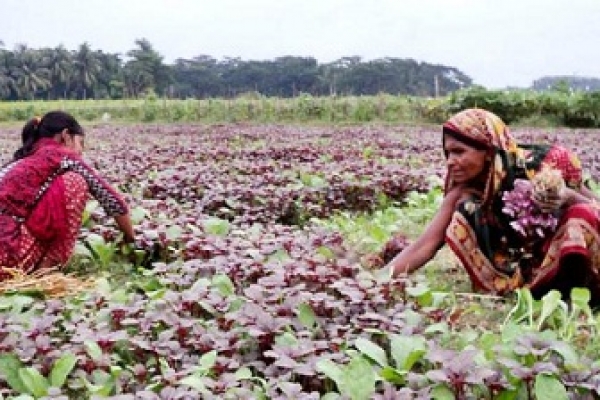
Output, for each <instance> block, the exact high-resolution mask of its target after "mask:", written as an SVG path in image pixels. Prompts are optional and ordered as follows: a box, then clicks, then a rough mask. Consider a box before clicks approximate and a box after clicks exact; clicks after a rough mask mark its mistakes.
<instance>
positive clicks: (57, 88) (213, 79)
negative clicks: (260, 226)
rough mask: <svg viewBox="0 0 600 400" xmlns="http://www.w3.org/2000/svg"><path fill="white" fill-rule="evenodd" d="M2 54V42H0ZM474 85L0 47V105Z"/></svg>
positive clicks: (446, 75)
mask: <svg viewBox="0 0 600 400" xmlns="http://www.w3.org/2000/svg"><path fill="white" fill-rule="evenodd" d="M0 47H1V42H0ZM470 84H471V79H470V78H469V77H468V76H466V75H465V74H464V73H462V72H461V71H459V70H458V69H456V68H454V67H448V66H444V65H437V64H431V63H426V62H418V61H415V60H413V59H400V58H382V59H376V60H371V61H366V60H362V59H361V58H360V57H343V58H341V59H339V60H336V61H334V62H331V63H322V64H319V63H318V62H317V60H316V59H315V58H313V57H295V56H285V57H278V58H276V59H274V60H265V61H257V60H242V59H240V58H225V59H224V60H216V59H214V58H213V57H210V56H207V55H197V56H195V57H192V58H190V59H183V58H179V59H177V60H175V62H174V63H172V64H167V63H166V62H164V60H163V56H162V55H160V54H159V53H158V52H157V51H156V50H155V49H154V48H153V46H152V44H151V43H150V42H149V41H148V40H146V39H138V40H136V41H135V47H134V48H133V49H132V50H130V51H128V52H127V53H126V54H125V55H122V54H117V53H107V52H104V51H102V50H94V49H92V48H91V47H90V45H89V44H88V43H83V44H82V45H80V46H79V48H78V49H76V50H67V49H66V48H65V47H64V46H62V45H61V46H57V47H55V48H41V49H34V48H29V47H27V46H26V45H18V46H16V47H15V49H14V50H5V49H2V48H0V100H32V99H86V98H96V99H106V98H111V99H121V98H138V97H143V96H144V95H146V94H148V93H157V94H158V95H159V96H161V97H163V96H164V97H170V98H188V97H189V98H215V97H224V98H231V97H235V96H237V95H239V94H241V93H245V92H256V93H261V94H262V95H266V96H277V97H292V96H296V95H298V94H300V93H308V94H311V95H336V94H339V95H374V94H377V93H379V92H383V93H389V94H394V95H398V94H404V95H418V96H437V95H445V94H448V93H449V92H451V91H454V90H456V89H459V88H461V87H466V86H469V85H470Z"/></svg>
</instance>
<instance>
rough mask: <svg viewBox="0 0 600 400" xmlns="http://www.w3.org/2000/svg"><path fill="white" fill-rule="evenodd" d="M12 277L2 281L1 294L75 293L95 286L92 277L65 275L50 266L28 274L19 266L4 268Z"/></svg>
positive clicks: (55, 295)
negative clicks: (18, 267) (81, 277)
mask: <svg viewBox="0 0 600 400" xmlns="http://www.w3.org/2000/svg"><path fill="white" fill-rule="evenodd" d="M2 272H4V273H6V274H8V275H9V276H10V277H9V278H8V279H5V280H4V281H1V282H0V294H5V293H15V292H39V293H41V294H43V295H44V296H46V297H52V298H57V297H64V296H67V295H69V296H70V295H75V294H78V293H80V292H83V291H85V290H88V289H90V288H92V287H94V286H95V280H94V279H92V278H87V279H84V280H82V279H80V278H77V277H75V276H73V275H65V274H64V273H62V272H60V271H58V270H57V269H56V268H48V269H44V270H39V271H35V272H33V273H31V274H26V273H24V272H23V271H22V270H20V269H17V268H3V270H2Z"/></svg>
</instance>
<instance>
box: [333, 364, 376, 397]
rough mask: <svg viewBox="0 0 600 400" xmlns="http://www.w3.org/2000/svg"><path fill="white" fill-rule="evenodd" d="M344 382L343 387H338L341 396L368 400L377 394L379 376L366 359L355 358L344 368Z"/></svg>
mask: <svg viewBox="0 0 600 400" xmlns="http://www.w3.org/2000/svg"><path fill="white" fill-rule="evenodd" d="M343 382H344V383H343V385H342V387H338V389H339V390H340V393H341V394H345V395H347V396H348V397H350V398H351V399H352V400H366V399H370V398H371V395H372V394H373V392H375V384H376V383H377V375H376V374H375V371H374V370H373V367H372V366H371V364H370V363H369V362H368V361H367V360H366V359H365V358H363V357H354V358H353V359H352V360H351V361H350V364H348V365H347V366H346V368H344V378H343Z"/></svg>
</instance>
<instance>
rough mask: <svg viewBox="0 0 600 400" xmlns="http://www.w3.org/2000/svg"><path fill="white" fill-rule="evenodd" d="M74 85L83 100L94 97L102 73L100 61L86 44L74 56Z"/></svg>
mask: <svg viewBox="0 0 600 400" xmlns="http://www.w3.org/2000/svg"><path fill="white" fill-rule="evenodd" d="M73 64H74V71H73V85H74V87H75V88H76V90H77V91H78V93H79V95H80V96H81V97H82V98H84V99H85V98H87V97H88V96H92V97H93V95H94V85H95V84H96V82H97V81H98V74H99V73H100V68H101V65H100V61H99V60H98V57H97V55H96V53H95V52H93V51H92V49H91V48H90V45H89V44H88V43H87V42H85V43H83V44H82V45H80V46H79V49H78V50H77V51H76V52H75V54H73Z"/></svg>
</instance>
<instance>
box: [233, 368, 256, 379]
mask: <svg viewBox="0 0 600 400" xmlns="http://www.w3.org/2000/svg"><path fill="white" fill-rule="evenodd" d="M235 379H237V380H238V381H241V380H246V379H252V371H251V370H250V368H248V367H242V368H240V369H238V370H237V371H235Z"/></svg>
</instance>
